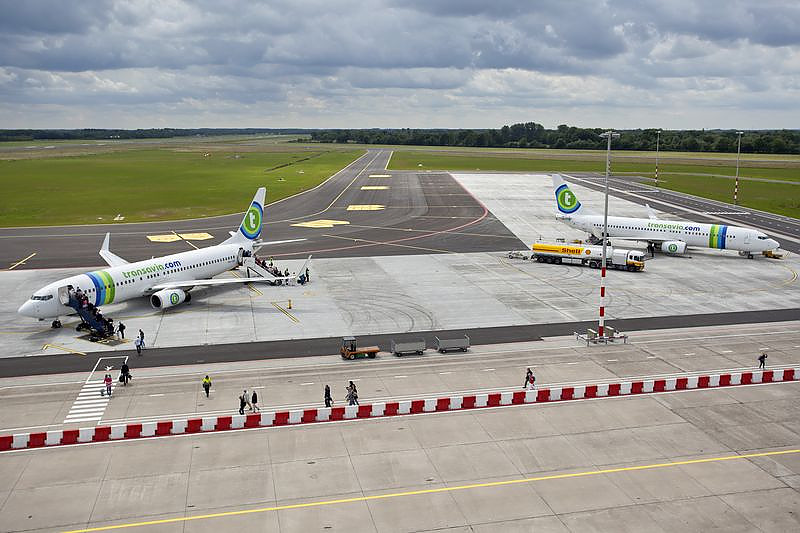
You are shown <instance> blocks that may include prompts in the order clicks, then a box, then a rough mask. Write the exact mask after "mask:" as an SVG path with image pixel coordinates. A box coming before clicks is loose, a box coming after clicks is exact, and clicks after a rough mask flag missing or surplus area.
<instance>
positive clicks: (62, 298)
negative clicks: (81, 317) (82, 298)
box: [58, 285, 69, 305]
mask: <svg viewBox="0 0 800 533" xmlns="http://www.w3.org/2000/svg"><path fill="white" fill-rule="evenodd" d="M58 301H59V302H61V305H69V287H67V286H66V285H65V286H63V287H59V288H58Z"/></svg>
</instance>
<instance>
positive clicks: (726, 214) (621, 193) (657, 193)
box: [566, 173, 800, 254]
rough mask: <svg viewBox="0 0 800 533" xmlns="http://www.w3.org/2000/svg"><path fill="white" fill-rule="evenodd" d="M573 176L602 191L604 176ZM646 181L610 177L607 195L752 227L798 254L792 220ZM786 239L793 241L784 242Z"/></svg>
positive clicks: (798, 224)
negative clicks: (663, 187)
mask: <svg viewBox="0 0 800 533" xmlns="http://www.w3.org/2000/svg"><path fill="white" fill-rule="evenodd" d="M566 177H567V180H569V179H570V178H569V177H568V176H566ZM574 177H575V178H577V179H576V180H575V181H576V182H577V183H579V184H580V185H584V186H586V187H589V188H591V189H594V190H598V191H600V190H603V188H604V177H603V176H601V175H599V174H582V173H575V174H574ZM648 181H650V180H649V178H643V177H637V176H631V177H619V176H617V177H612V178H609V181H608V185H609V194H610V195H611V196H615V197H617V198H623V199H625V200H628V201H630V202H634V203H637V204H639V205H645V204H649V205H650V207H652V208H654V209H657V210H659V211H663V212H666V213H675V214H676V215H678V216H680V217H681V218H688V219H690V220H696V221H698V222H706V223H719V222H725V223H727V224H734V225H739V226H746V227H750V228H756V229H759V230H761V231H763V232H764V233H766V234H767V235H770V236H771V237H774V238H775V239H776V240H777V241H778V242H780V243H781V248H782V249H784V250H788V251H790V252H794V253H799V254H800V220H797V219H796V218H791V217H786V216H782V215H775V214H772V213H765V212H762V211H757V210H753V209H750V208H747V207H742V206H736V205H733V204H727V203H724V202H718V201H716V200H708V199H706V198H700V197H698V196H692V195H689V194H685V193H681V192H675V191H670V190H668V189H662V188H658V187H653V186H651V185H649V184H648ZM675 206H679V207H680V208H684V209H680V208H676V207H675ZM687 210H689V211H687ZM787 236H788V237H791V238H792V239H794V240H791V239H787V238H786V237H787Z"/></svg>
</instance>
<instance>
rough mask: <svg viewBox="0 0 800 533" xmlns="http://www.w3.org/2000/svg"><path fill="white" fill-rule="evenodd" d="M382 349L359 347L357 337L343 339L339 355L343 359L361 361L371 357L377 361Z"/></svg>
mask: <svg viewBox="0 0 800 533" xmlns="http://www.w3.org/2000/svg"><path fill="white" fill-rule="evenodd" d="M380 351H381V349H380V348H378V347H377V346H358V344H357V343H356V338H355V337H342V347H341V348H339V354H341V356H342V359H350V360H353V359H361V358H364V357H369V358H370V359H375V356H376V355H378V352H380Z"/></svg>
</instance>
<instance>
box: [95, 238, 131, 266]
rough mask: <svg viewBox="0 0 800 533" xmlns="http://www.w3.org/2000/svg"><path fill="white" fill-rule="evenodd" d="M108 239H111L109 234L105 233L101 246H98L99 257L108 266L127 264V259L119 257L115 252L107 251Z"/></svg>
mask: <svg viewBox="0 0 800 533" xmlns="http://www.w3.org/2000/svg"><path fill="white" fill-rule="evenodd" d="M110 240H111V234H110V233H106V238H105V239H103V246H102V247H101V248H100V257H102V258H103V261H105V262H106V263H108V266H111V267H116V266H122V265H127V264H128V261H126V260H125V259H123V258H121V257H120V256H118V255H117V254H114V253H111V251H109V249H108V243H109V241H110Z"/></svg>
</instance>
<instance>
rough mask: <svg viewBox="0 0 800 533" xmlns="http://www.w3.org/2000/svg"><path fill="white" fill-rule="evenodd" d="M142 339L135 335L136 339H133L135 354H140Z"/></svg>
mask: <svg viewBox="0 0 800 533" xmlns="http://www.w3.org/2000/svg"><path fill="white" fill-rule="evenodd" d="M142 344H143V343H142V339H140V338H139V337H136V340H135V341H133V345H134V346H136V355H142Z"/></svg>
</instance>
